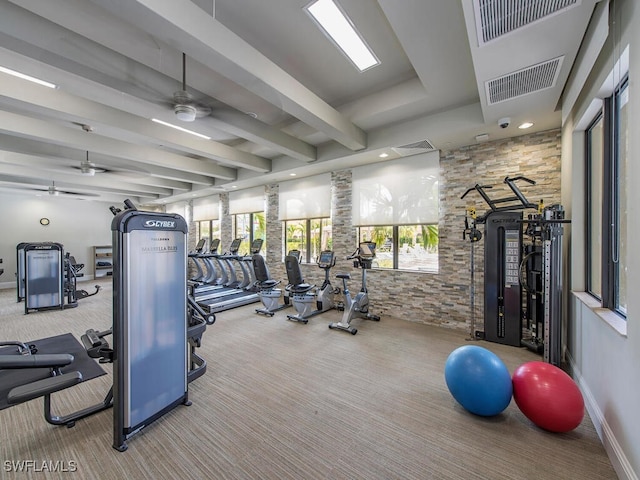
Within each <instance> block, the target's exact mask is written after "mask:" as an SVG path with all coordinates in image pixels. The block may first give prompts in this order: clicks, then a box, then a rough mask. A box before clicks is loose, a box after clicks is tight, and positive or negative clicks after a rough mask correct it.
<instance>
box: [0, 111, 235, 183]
mask: <svg viewBox="0 0 640 480" xmlns="http://www.w3.org/2000/svg"><path fill="white" fill-rule="evenodd" d="M0 131H4V132H8V133H12V134H15V135H20V136H23V137H26V138H34V139H45V140H46V141H48V142H50V143H53V144H56V145H64V146H73V147H77V148H81V149H83V150H90V151H94V152H99V153H104V154H105V155H116V156H119V157H121V158H126V159H129V160H131V161H134V162H139V163H145V164H151V165H158V166H161V167H167V168H179V169H181V170H184V171H187V172H191V173H197V174H199V175H207V176H210V177H217V178H221V179H224V180H233V179H235V178H236V172H235V170H234V169H232V168H229V167H223V166H220V165H214V164H212V163H211V162H209V161H206V160H200V159H195V158H189V157H186V156H182V155H176V154H174V153H169V152H166V151H163V150H159V149H155V148H150V147H145V146H140V145H134V144H130V143H125V142H120V141H117V140H113V139H110V138H105V137H101V136H99V135H89V134H87V133H86V132H81V131H76V130H73V129H71V128H67V127H64V126H61V125H56V124H53V123H51V122H47V121H45V120H38V119H35V118H30V117H26V116H22V115H18V114H15V113H10V112H2V111H0Z"/></svg>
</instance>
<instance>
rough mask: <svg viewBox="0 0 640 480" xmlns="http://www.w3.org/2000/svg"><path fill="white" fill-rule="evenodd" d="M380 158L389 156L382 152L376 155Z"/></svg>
mask: <svg viewBox="0 0 640 480" xmlns="http://www.w3.org/2000/svg"><path fill="white" fill-rule="evenodd" d="M378 156H379V157H380V158H387V157H388V156H389V154H388V153H387V152H382V153H381V154H380V155H378Z"/></svg>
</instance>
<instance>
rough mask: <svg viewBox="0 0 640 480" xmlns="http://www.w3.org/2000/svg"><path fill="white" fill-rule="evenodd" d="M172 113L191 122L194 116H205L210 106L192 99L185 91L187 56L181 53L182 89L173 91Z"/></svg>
mask: <svg viewBox="0 0 640 480" xmlns="http://www.w3.org/2000/svg"><path fill="white" fill-rule="evenodd" d="M172 104H173V113H174V114H175V116H176V118H177V119H178V120H180V121H182V122H193V121H194V120H195V119H196V118H201V117H206V116H207V115H209V114H210V113H211V107H209V106H208V105H203V104H201V103H198V102H196V101H195V100H194V98H193V95H191V94H190V93H189V92H188V91H187V56H186V54H184V53H183V54H182V90H178V91H177V92H174V93H173V99H172Z"/></svg>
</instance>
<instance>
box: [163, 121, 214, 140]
mask: <svg viewBox="0 0 640 480" xmlns="http://www.w3.org/2000/svg"><path fill="white" fill-rule="evenodd" d="M151 121H152V122H155V123H159V124H160V125H164V126H165V127H171V128H175V129H176V130H180V131H181V132H185V133H190V134H191V135H195V136H196V137H200V138H204V139H205V140H211V137H207V136H206V135H203V134H201V133H198V132H193V131H191V130H187V129H186V128H182V127H179V126H178V125H174V124H172V123H168V122H163V121H162V120H158V119H157V118H152V119H151Z"/></svg>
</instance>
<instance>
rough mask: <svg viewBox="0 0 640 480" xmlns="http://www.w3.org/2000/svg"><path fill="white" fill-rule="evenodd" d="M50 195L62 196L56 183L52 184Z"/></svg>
mask: <svg viewBox="0 0 640 480" xmlns="http://www.w3.org/2000/svg"><path fill="white" fill-rule="evenodd" d="M49 195H53V196H55V197H57V196H58V195H60V190H58V189H57V188H56V182H51V186H50V187H49Z"/></svg>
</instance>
